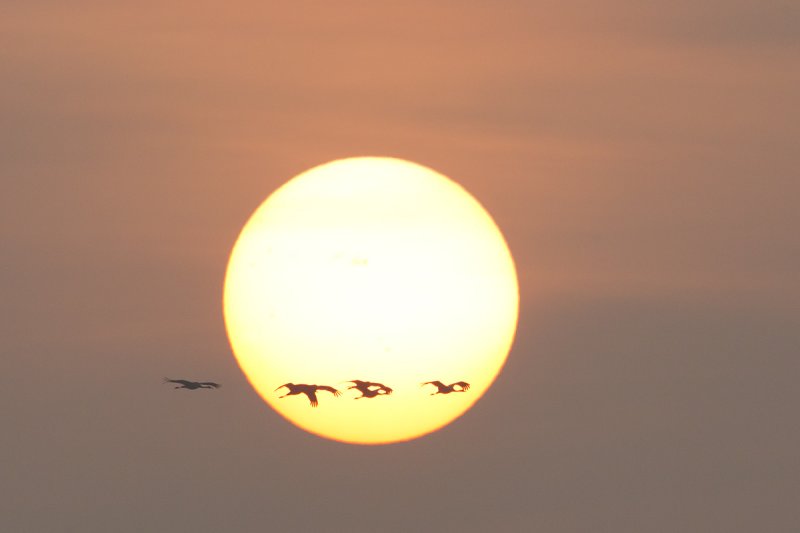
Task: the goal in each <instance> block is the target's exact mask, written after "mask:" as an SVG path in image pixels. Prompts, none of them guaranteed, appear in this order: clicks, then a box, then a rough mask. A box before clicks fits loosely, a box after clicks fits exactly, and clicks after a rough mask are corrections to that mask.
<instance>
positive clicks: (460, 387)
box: [420, 381, 469, 396]
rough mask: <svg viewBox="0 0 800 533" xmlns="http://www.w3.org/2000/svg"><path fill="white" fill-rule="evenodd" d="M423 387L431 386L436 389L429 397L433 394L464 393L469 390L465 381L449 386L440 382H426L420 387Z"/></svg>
mask: <svg viewBox="0 0 800 533" xmlns="http://www.w3.org/2000/svg"><path fill="white" fill-rule="evenodd" d="M425 385H433V386H434V387H436V389H437V390H436V392H432V393H431V396H433V395H434V394H450V393H451V392H466V391H468V390H469V383H467V382H466V381H456V382H455V383H451V384H450V385H445V384H444V383H442V382H441V381H426V382H425V383H423V384H422V385H420V386H421V387H424V386H425Z"/></svg>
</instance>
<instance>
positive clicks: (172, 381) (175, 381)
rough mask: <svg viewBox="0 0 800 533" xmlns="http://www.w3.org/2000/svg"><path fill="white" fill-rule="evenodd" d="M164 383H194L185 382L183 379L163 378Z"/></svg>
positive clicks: (190, 382)
mask: <svg viewBox="0 0 800 533" xmlns="http://www.w3.org/2000/svg"><path fill="white" fill-rule="evenodd" d="M164 383H180V384H181V385H184V386H186V385H191V384H192V383H194V381H186V380H185V379H169V378H164Z"/></svg>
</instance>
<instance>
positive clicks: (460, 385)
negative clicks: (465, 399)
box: [451, 381, 469, 391]
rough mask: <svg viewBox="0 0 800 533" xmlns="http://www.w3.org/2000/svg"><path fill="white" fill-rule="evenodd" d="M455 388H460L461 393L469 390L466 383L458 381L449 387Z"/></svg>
mask: <svg viewBox="0 0 800 533" xmlns="http://www.w3.org/2000/svg"><path fill="white" fill-rule="evenodd" d="M455 386H458V387H461V390H462V391H465V390H469V383H467V382H466V381H458V382H456V383H453V384H452V385H451V387H455Z"/></svg>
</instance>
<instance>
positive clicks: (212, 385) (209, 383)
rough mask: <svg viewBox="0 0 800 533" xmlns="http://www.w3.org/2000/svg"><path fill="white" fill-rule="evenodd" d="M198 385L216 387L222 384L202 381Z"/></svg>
mask: <svg viewBox="0 0 800 533" xmlns="http://www.w3.org/2000/svg"><path fill="white" fill-rule="evenodd" d="M200 385H206V386H208V387H211V388H213V389H218V388H220V387H222V385H220V384H219V383H214V382H213V381H203V382H202V383H200Z"/></svg>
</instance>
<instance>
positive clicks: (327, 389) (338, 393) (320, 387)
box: [317, 385, 342, 396]
mask: <svg viewBox="0 0 800 533" xmlns="http://www.w3.org/2000/svg"><path fill="white" fill-rule="evenodd" d="M317 390H326V391H328V392H332V393H333V395H334V396H341V394H342V393H341V392H339V391H338V390H336V389H334V388H333V387H329V386H328V385H318V386H317Z"/></svg>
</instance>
